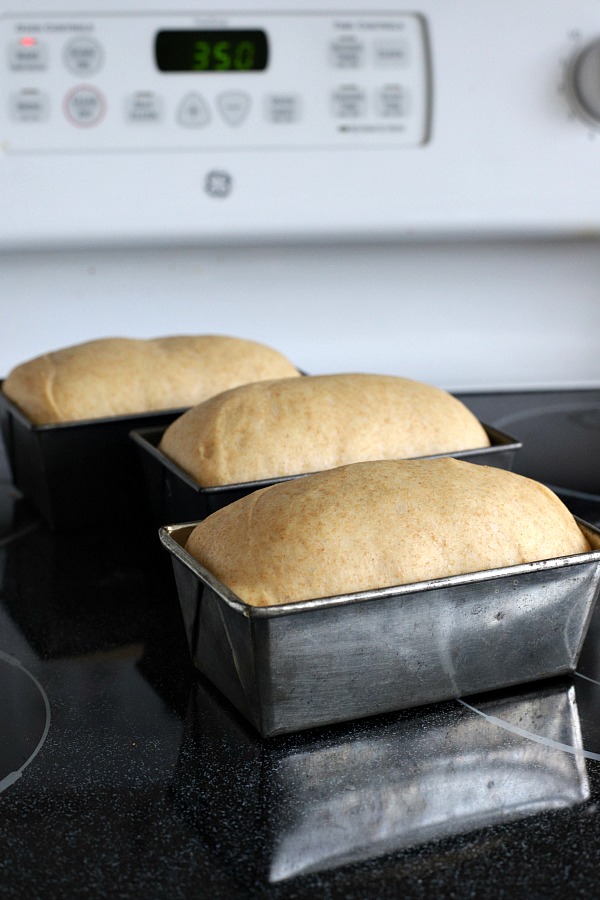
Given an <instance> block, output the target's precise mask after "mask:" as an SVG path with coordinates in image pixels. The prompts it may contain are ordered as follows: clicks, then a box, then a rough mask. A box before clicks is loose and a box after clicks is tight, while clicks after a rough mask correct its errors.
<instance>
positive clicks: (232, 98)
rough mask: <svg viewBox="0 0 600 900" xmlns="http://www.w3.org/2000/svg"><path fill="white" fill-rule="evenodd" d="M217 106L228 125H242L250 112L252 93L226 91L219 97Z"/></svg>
mask: <svg viewBox="0 0 600 900" xmlns="http://www.w3.org/2000/svg"><path fill="white" fill-rule="evenodd" d="M217 108H218V110H219V112H220V113H221V116H222V117H223V119H224V120H225V121H226V122H227V124H228V125H241V123H242V122H243V121H244V119H245V118H246V116H247V115H248V113H249V112H250V95H249V94H246V93H244V91H226V92H225V93H223V94H220V95H219V96H218V97H217Z"/></svg>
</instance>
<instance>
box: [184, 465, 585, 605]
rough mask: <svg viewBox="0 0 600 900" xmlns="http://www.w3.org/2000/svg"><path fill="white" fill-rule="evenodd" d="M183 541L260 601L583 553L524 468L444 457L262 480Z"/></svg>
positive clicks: (243, 593) (575, 532) (581, 543)
mask: <svg viewBox="0 0 600 900" xmlns="http://www.w3.org/2000/svg"><path fill="white" fill-rule="evenodd" d="M186 549H187V550H188V552H189V553H190V554H191V555H192V556H193V557H195V558H196V559H197V560H198V561H199V562H200V563H201V564H202V565H203V566H205V568H207V569H208V570H209V571H210V572H212V573H213V574H214V575H215V576H216V577H217V578H218V579H220V580H221V581H222V582H223V583H224V584H226V585H227V586H228V587H229V588H230V589H231V590H232V591H233V592H234V593H235V594H237V596H238V597H240V598H241V599H242V600H244V601H246V602H247V603H249V604H252V605H254V606H272V605H280V604H282V603H290V602H294V601H299V600H308V599H312V598H316V597H327V596H334V595H339V594H346V593H352V592H355V591H363V590H371V589H376V588H381V587H387V586H392V585H400V584H409V583H412V582H418V581H424V580H428V579H431V578H441V577H445V576H448V575H457V574H462V573H466V572H473V571H480V570H484V569H491V568H497V567H502V566H509V565H516V564H519V563H523V562H529V561H534V560H540V559H548V558H552V557H557V556H565V555H570V554H573V553H583V552H586V551H588V550H589V549H590V547H589V544H588V543H587V541H586V539H585V537H584V536H583V533H582V532H581V530H580V529H579V527H578V525H577V523H576V522H575V520H574V518H573V516H572V515H571V513H570V512H569V511H568V509H567V508H566V507H565V506H564V504H563V503H562V502H561V501H560V500H559V499H558V497H556V495H555V494H553V493H552V492H551V491H550V490H548V489H547V488H546V487H544V486H543V485H541V484H539V483H538V482H536V481H532V480H531V479H529V478H525V477H523V476H520V475H515V474H514V473H511V472H506V471H504V470H502V469H496V468H492V467H487V466H479V465H475V464H473V463H467V462H463V461H459V460H455V459H447V458H446V459H437V460H394V461H379V462H366V463H357V464H355V465H350V466H344V467H342V468H338V469H333V470H330V471H327V472H321V473H319V474H316V475H308V476H306V477H304V478H299V479H296V480H294V481H288V482H283V483H280V484H276V485H273V486H271V487H267V488H263V489H262V490H260V491H256V492H254V493H253V494H249V495H248V496H247V497H244V498H242V499H241V500H238V501H236V502H235V503H232V504H230V505H229V506H226V507H224V508H223V509H221V510H219V511H217V512H215V513H213V514H212V515H211V516H209V517H208V518H207V519H205V520H204V521H203V522H201V523H200V524H199V525H197V526H196V528H195V529H194V531H193V532H192V533H191V535H190V537H189V539H188V542H187V545H186Z"/></svg>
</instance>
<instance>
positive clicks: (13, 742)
mask: <svg viewBox="0 0 600 900" xmlns="http://www.w3.org/2000/svg"><path fill="white" fill-rule="evenodd" d="M0 722H2V736H3V737H2V741H1V742H0V793H2V791H4V790H6V788H8V787H10V786H11V785H13V784H14V783H15V781H17V780H18V779H19V778H20V777H21V775H22V774H23V770H24V769H25V768H26V766H28V765H29V763H30V762H31V761H32V760H33V759H34V757H35V756H37V754H38V753H39V751H40V750H41V748H42V745H43V743H44V741H45V740H46V735H47V734H48V729H49V727H50V704H49V703H48V698H47V696H46V693H45V691H44V689H43V688H42V686H41V684H40V683H39V682H38V680H37V679H36V678H35V677H34V676H33V675H32V674H31V673H30V672H28V671H27V669H25V668H24V666H23V665H22V664H21V663H20V662H19V660H18V659H15V657H13V656H9V654H8V653H3V652H2V651H1V650H0Z"/></svg>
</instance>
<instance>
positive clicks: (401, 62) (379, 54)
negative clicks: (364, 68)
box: [373, 41, 409, 69]
mask: <svg viewBox="0 0 600 900" xmlns="http://www.w3.org/2000/svg"><path fill="white" fill-rule="evenodd" d="M373 59H374V61H375V65H376V66H377V67H378V68H380V69H402V68H404V67H405V66H406V65H408V61H409V55H408V44H407V42H406V41H378V42H377V43H376V44H375V46H374V48H373Z"/></svg>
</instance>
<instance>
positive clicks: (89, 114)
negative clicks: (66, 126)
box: [65, 87, 106, 127]
mask: <svg viewBox="0 0 600 900" xmlns="http://www.w3.org/2000/svg"><path fill="white" fill-rule="evenodd" d="M105 109H106V104H105V102H104V97H103V96H102V94H101V93H100V91H98V90H97V89H96V88H92V87H77V88H74V89H73V90H72V91H71V92H70V93H69V94H67V96H66V98H65V114H66V116H67V119H69V121H70V122H72V123H73V125H80V126H81V127H89V126H91V125H97V124H98V122H100V121H101V119H102V118H103V116H104V112H105Z"/></svg>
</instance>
